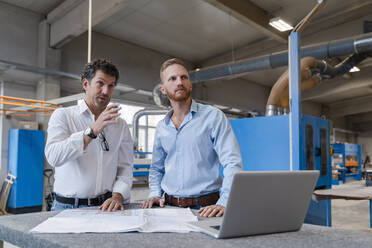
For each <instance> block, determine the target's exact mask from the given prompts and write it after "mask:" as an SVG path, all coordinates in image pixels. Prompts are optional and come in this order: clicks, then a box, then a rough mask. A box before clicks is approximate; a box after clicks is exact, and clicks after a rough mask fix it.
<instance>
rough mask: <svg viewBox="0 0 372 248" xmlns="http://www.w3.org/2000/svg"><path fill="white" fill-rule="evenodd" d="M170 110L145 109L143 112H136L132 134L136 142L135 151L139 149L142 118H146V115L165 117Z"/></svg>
mask: <svg viewBox="0 0 372 248" xmlns="http://www.w3.org/2000/svg"><path fill="white" fill-rule="evenodd" d="M168 111H169V110H162V109H143V110H140V111H138V112H136V113H135V114H134V116H133V121H132V125H133V129H132V131H133V132H132V133H133V140H134V150H137V149H138V130H139V124H138V123H139V119H140V118H141V117H142V116H145V115H164V114H166V113H168Z"/></svg>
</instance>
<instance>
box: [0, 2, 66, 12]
mask: <svg viewBox="0 0 372 248" xmlns="http://www.w3.org/2000/svg"><path fill="white" fill-rule="evenodd" d="M63 1H64V0H1V2H4V3H8V4H11V5H15V6H18V7H21V8H24V9H28V10H31V11H33V12H36V13H39V14H43V15H45V14H47V13H48V12H49V11H51V10H53V9H54V8H55V7H57V6H58V5H60V4H61V3H62V2H63Z"/></svg>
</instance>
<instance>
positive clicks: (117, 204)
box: [99, 193, 124, 212]
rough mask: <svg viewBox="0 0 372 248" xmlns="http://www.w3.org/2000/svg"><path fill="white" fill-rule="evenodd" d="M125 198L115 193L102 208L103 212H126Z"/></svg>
mask: <svg viewBox="0 0 372 248" xmlns="http://www.w3.org/2000/svg"><path fill="white" fill-rule="evenodd" d="M123 201H124V198H123V196H122V195H121V194H120V193H113V195H112V197H111V198H109V199H107V200H106V201H105V202H104V203H103V204H102V205H101V206H100V207H99V209H101V210H102V211H106V210H107V211H108V212H115V211H116V210H124V206H123Z"/></svg>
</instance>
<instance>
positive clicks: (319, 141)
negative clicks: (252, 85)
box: [231, 115, 332, 226]
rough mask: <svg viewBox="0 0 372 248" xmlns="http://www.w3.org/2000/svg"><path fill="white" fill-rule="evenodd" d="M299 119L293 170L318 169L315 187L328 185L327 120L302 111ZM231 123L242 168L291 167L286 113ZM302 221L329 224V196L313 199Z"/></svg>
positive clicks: (256, 169) (262, 169)
mask: <svg viewBox="0 0 372 248" xmlns="http://www.w3.org/2000/svg"><path fill="white" fill-rule="evenodd" d="M300 123H301V124H300V151H301V152H300V164H295V165H294V168H293V170H314V169H315V170H319V171H320V176H319V179H318V182H317V184H316V188H331V182H332V177H331V176H332V170H331V160H330V158H329V146H330V144H329V123H328V121H327V120H324V119H321V118H317V117H312V116H308V115H301V121H300ZM231 125H232V128H233V130H234V133H235V135H236V138H237V140H238V143H239V147H240V151H241V154H242V159H243V169H244V170H247V171H274V170H286V171H288V170H290V152H289V150H290V146H289V115H280V116H270V117H257V118H243V119H234V120H231ZM294 187H295V186H294ZM305 222H307V223H312V224H318V225H326V226H330V225H331V202H330V200H324V201H320V202H314V201H312V202H311V203H310V206H309V210H308V213H307V216H306V219H305Z"/></svg>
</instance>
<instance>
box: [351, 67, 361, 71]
mask: <svg viewBox="0 0 372 248" xmlns="http://www.w3.org/2000/svg"><path fill="white" fill-rule="evenodd" d="M356 71H360V69H359V68H358V67H356V66H354V67H353V68H351V69H350V71H349V72H356Z"/></svg>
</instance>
